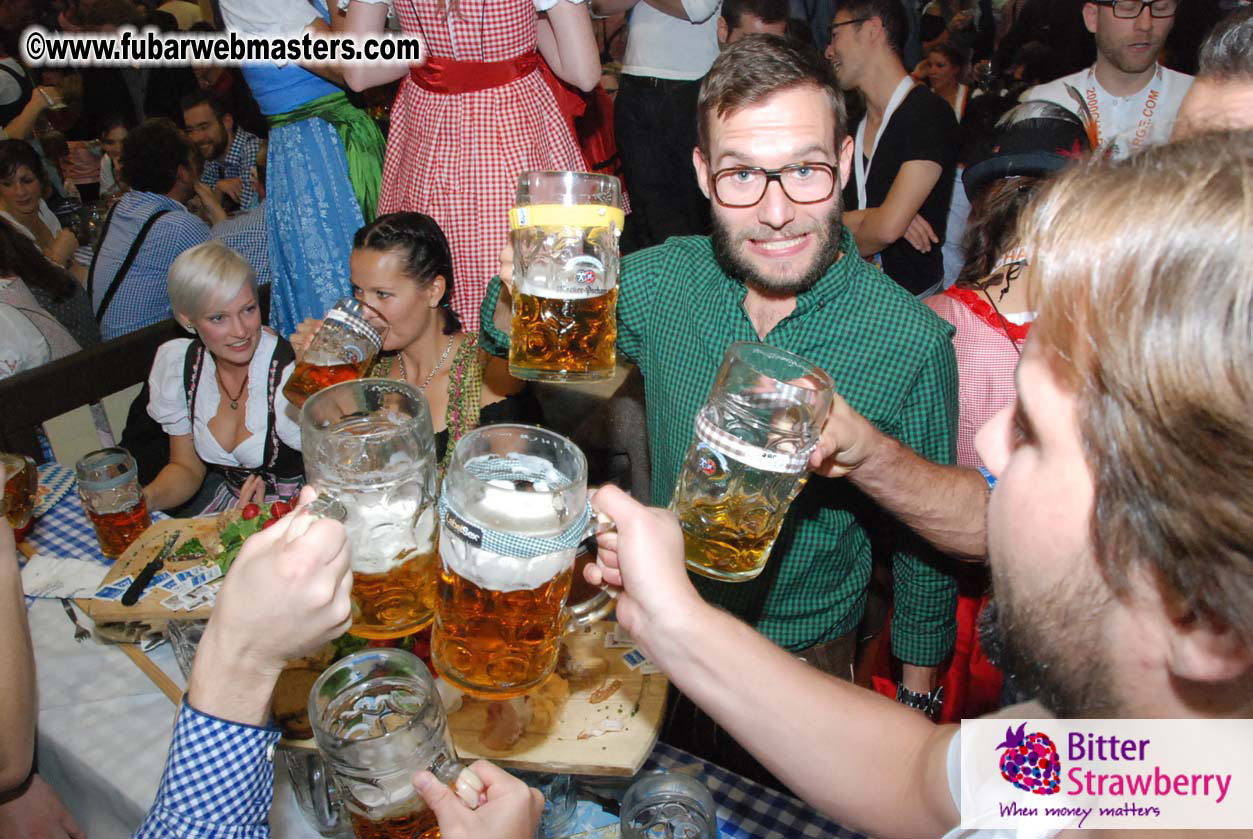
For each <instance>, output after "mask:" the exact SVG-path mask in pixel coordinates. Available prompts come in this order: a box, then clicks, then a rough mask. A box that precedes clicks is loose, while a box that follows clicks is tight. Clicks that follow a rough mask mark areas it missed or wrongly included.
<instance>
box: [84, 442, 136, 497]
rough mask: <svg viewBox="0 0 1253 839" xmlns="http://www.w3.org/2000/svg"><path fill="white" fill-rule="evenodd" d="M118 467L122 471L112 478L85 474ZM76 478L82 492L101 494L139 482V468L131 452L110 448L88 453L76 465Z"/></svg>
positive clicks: (120, 448)
mask: <svg viewBox="0 0 1253 839" xmlns="http://www.w3.org/2000/svg"><path fill="white" fill-rule="evenodd" d="M117 465H120V466H121V467H122V471H121V472H120V473H119V474H117V475H113V476H112V477H102V478H92V477H90V476H89V475H87V474H84V473H85V472H87V471H88V470H92V471H93V472H98V471H100V470H103V469H106V468H108V467H110V466H117ZM74 478H75V480H76V481H77V482H78V488H79V489H80V490H85V491H87V492H100V491H103V490H108V489H117V488H118V487H120V486H125V485H126V484H127V483H129V482H131V481H138V480H139V467H138V466H137V465H136V463H135V456H134V455H132V454H131V453H130V452H129V451H127V450H126V449H124V448H122V447H121V446H108V447H106V448H103V449H96V450H95V451H93V452H88V453H87V454H85V455H83V456H82V457H80V458H79V459H78V462H77V463H75V464H74Z"/></svg>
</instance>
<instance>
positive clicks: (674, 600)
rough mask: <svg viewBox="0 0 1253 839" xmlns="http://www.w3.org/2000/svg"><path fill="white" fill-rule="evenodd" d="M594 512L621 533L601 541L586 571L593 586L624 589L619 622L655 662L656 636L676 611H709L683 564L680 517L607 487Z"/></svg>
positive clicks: (595, 498)
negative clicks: (609, 521)
mask: <svg viewBox="0 0 1253 839" xmlns="http://www.w3.org/2000/svg"><path fill="white" fill-rule="evenodd" d="M592 506H593V507H595V508H596V509H597V510H598V511H600V512H602V513H605V514H606V515H608V516H609V517H610V518H612V519H613V520H614V524H615V525H616V526H617V527H616V530H611V531H605V532H603V533H601V534H599V535H598V536H597V537H596V543H597V545H598V546H599V548H600V549H599V551H598V552H597V554H596V562H595V563H589V564H588V565H586V566H585V567H584V569H583V576H584V577H585V578H586V579H587V581H588V582H589V583H591V584H592V585H596V586H598V585H602V584H604V585H609V586H613V587H616V588H620V589H622V591H621V592H620V593H619V594H618V604H617V612H618V622H619V623H621V624H622V626H623V627H625V628H626V630H627V631H628V632H630V633H631V637H632V638H634V639H635V640H636V642H637V643H639V644H640V646H641V647H643V648H644V651H645V652H646V653H648V654H649V658H652V659H653V661H654V662H657V661H659V659H658V657H656V656H654V655H653V652H654V649H653V644H654V643H655V642H656V641H657V640H660V639H658V638H656V637H654V636H655V634H656V633H657V632H658V630H659V629H660V628H661V627H662V626H663V625H664V619H665V618H666V617H667V616H669V615H672V614H673V613H674V612H676V611H682V610H693V609H696V608H699V607H701V606H703V605H704V601H702V600H701V597H700V594H698V593H697V591H696V589H695V588H694V587H693V586H692V581H691V580H690V579H688V576H687V569H686V568H685V566H684V564H683V531H682V530H680V529H679V522H678V520H677V519H676V518H675V517H674V513H671V512H669V511H668V510H660V509H657V508H655V507H645V506H644V505H643V504H641V503H639V502H638V501H636V500H634V499H633V498H631V496H629V495H627V494H626V493H625V492H623V491H622V490H620V489H618V488H617V487H616V486H603V487H601V488H600V489H599V490H597V491H596V494H595V495H594V496H592Z"/></svg>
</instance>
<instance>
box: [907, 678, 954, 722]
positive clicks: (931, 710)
mask: <svg viewBox="0 0 1253 839" xmlns="http://www.w3.org/2000/svg"><path fill="white" fill-rule="evenodd" d="M896 701H897V702H899V703H901V704H902V705H904V706H906V707H907V708H913V709H915V710H918V711H922V712H923V713H924V714H926V715H927V717H928V718H929V719H932V720H935V719H937V718H938V717H939V716H940V708H942V707H943V706H944V686H943V685H940V686H939V687H937V688H936V689H935V690H933V691H931V692H930V693H919V692H918V691H916V690H910V689H909V688H907V687H905V685H904V684H903V683H897V685H896Z"/></svg>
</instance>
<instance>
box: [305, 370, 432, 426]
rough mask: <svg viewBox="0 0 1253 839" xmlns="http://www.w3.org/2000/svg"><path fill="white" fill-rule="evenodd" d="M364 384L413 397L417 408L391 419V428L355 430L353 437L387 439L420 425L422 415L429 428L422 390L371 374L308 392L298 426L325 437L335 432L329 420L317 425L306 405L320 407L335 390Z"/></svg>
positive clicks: (365, 413)
mask: <svg viewBox="0 0 1253 839" xmlns="http://www.w3.org/2000/svg"><path fill="white" fill-rule="evenodd" d="M367 386H368V387H369V388H372V389H376V390H378V391H383V392H390V393H399V394H401V395H403V396H406V397H409V398H410V399H412V400H413V404H415V405H416V406H418V408H417V410H415V411H413V412H412V413H411V414H409V415H408V416H407V417H405V418H404V420H405V421H404V422H399V423H396V422H393V423H392V424H391V427H390V428H380V429H376V430H372V431H369V432H366V433H364V434H355V433H354V434H353V435H352V436H353V439H354V440H359V441H361V442H363V443H374V442H377V441H380V440H386V439H387V438H389V437H392V436H395V435H397V434H401V433H406V432H407V431H408V430H409V429H410V428H411V427H412V426H413V425H415V424H422V421H423V418H425V419H426V423H425V425H426V426H428V427H429V426H430V425H431V406H430V403H429V402H427V401H426V397H425V396H424V395H423V394H422V391H420V390H418V389H417V388H416V387H414V386H413V385H411V384H409V383H408V382H402V381H399V380H397V379H385V378H381V377H377V376H372V377H369V378H364V379H348V380H347V381H343V382H336V383H335V384H333V385H329V386H327V387H324V388H322V389H321V390H319V391H318V392H317V393H314V394H313V395H311V396H310V397H309V398H308V399H306V400H305V403H304V405H302V406H301V407H300V428H301V429H302V430H303V429H306V428H307V429H309V431H311V432H313V433H315V434H321V435H324V436H326V435H330V434H332V433H334V432H332V431H331V430H330V426H331V423H329V422H328V423H327V424H326V425H319V424H317V423H316V422H315V421H314V419H313V416H312V414H311V412H310V410H309V406H310V405H318V406H320V405H321V404H322V403H324V402H327V401H330V399H331V395H332V394H334V393H337V392H345V391H349V390H364V389H366V388H367ZM381 407H382V406H379V408H374V409H372V410H370V411H367V410H365V409H364V408H363V409H362V410H360V411H357V412H355V413H352V414H340V416H339V421H341V422H342V421H343V420H344V419H345V418H351V417H363V416H368V415H369V414H370V413H373V412H374V411H377V410H380V409H381ZM419 430H421V429H419Z"/></svg>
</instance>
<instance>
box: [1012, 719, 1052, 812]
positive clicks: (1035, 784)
mask: <svg viewBox="0 0 1253 839" xmlns="http://www.w3.org/2000/svg"><path fill="white" fill-rule="evenodd" d="M1026 730H1027V724H1026V723H1023V724H1022V725H1020V726H1018V730H1017V731H1014V728H1013V726H1010V727H1009V728H1007V729H1005V741H1004V742H1003V743H1001V744H1000V745H999V746H997V748H998V749H1004V750H1005V751H1003V752H1001V777H1002V778H1004V779H1005V780H1007V781H1009V782H1010V783H1011V784H1013V785H1014V786H1016V787H1018V789H1021V790H1026V791H1027V792H1031V793H1035V794H1036V795H1054V794H1056V793H1057V791H1058V789H1059V787H1060V786H1061V772H1062V764H1061V761H1060V760H1058V758H1057V746H1055V745H1054V744H1053V741H1052V740H1051V739H1049V736H1048V735H1047V734H1044V733H1043V732H1040V731H1033V732H1031V733H1030V734H1024V733H1023V732H1025V731H1026Z"/></svg>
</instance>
